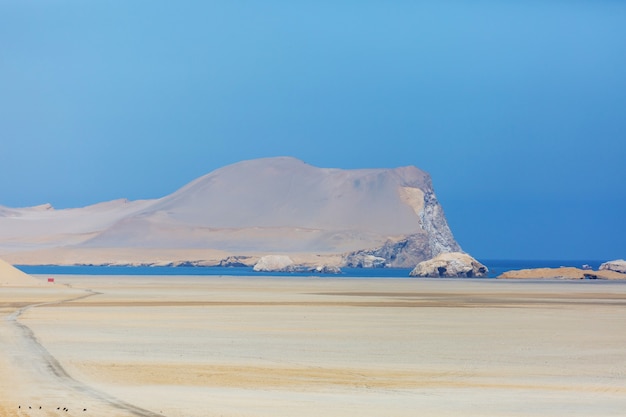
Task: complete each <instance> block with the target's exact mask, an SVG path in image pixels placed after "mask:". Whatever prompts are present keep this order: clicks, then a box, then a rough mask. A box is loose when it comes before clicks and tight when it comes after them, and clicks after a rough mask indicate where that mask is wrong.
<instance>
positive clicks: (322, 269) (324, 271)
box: [307, 265, 341, 274]
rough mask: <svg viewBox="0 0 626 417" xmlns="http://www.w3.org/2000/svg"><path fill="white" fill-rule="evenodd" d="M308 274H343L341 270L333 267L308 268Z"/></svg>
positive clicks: (318, 266)
mask: <svg viewBox="0 0 626 417" xmlns="http://www.w3.org/2000/svg"><path fill="white" fill-rule="evenodd" d="M307 270H308V272H315V273H318V274H341V268H339V267H338V266H333V265H317V266H314V267H309V268H307Z"/></svg>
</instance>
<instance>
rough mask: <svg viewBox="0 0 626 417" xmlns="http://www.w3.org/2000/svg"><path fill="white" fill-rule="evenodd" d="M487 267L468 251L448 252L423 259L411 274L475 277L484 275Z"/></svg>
mask: <svg viewBox="0 0 626 417" xmlns="http://www.w3.org/2000/svg"><path fill="white" fill-rule="evenodd" d="M487 272H489V270H488V269H487V267H486V266H485V265H483V264H481V263H480V262H478V261H477V260H476V259H474V258H472V257H471V256H469V255H468V254H466V253H461V252H446V253H441V254H439V255H437V256H435V257H434V258H433V259H430V260H428V261H423V262H420V263H419V264H417V266H416V267H415V268H414V269H413V270H412V271H411V273H410V274H409V275H410V276H412V277H440V278H473V277H484V276H486V275H487Z"/></svg>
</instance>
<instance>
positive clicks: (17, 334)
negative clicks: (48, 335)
mask: <svg viewBox="0 0 626 417" xmlns="http://www.w3.org/2000/svg"><path fill="white" fill-rule="evenodd" d="M84 291H86V292H87V294H84V295H81V296H78V297H73V298H68V299H64V300H60V301H52V302H44V303H34V304H29V305H27V306H24V307H21V308H19V309H17V310H15V311H14V312H12V313H11V314H9V315H7V316H5V323H6V324H8V327H9V329H8V330H9V331H10V332H11V333H12V334H13V336H14V340H15V344H16V345H17V346H18V347H19V358H18V362H19V363H20V364H21V365H27V368H29V371H30V372H27V373H28V374H30V375H28V376H27V380H28V379H29V378H30V379H31V380H32V384H29V385H31V386H32V387H33V388H35V387H38V386H41V385H42V384H43V385H44V386H46V388H47V389H46V390H47V391H50V392H55V394H56V395H55V396H56V397H59V387H62V389H61V391H65V392H61V395H60V396H61V397H65V398H69V399H71V401H73V402H74V403H75V404H76V403H79V402H80V403H81V407H82V406H83V405H82V404H85V405H86V404H87V403H90V407H91V408H90V410H92V411H96V410H100V411H102V412H107V410H106V408H109V410H108V411H109V412H110V414H109V413H108V415H113V414H114V415H119V416H124V415H131V416H137V417H157V416H158V417H163V414H160V413H155V412H152V411H150V410H147V409H144V408H141V407H137V406H135V405H133V404H130V403H128V402H126V401H123V400H121V399H119V398H116V397H114V396H112V395H109V394H107V393H105V392H103V391H100V390H98V389H96V388H93V387H91V386H89V385H87V384H85V383H84V382H81V381H79V380H77V379H74V378H73V377H72V376H71V375H70V374H68V373H67V371H66V370H65V369H64V368H63V366H62V365H61V363H60V362H59V361H58V360H57V359H56V358H55V357H54V356H53V355H52V354H51V353H50V352H49V351H48V350H47V349H46V348H45V347H44V346H43V345H42V344H41V343H40V342H39V340H37V337H36V336H35V334H34V332H33V331H32V330H31V329H30V328H29V327H28V326H27V325H25V324H23V323H21V322H20V321H19V318H20V316H21V315H22V314H24V313H25V312H26V311H28V310H30V309H32V308H36V307H40V306H49V305H59V304H64V303H67V302H71V301H78V300H82V299H85V298H88V297H92V296H94V295H98V294H100V293H98V292H96V291H93V290H84ZM20 368H22V367H21V366H20ZM21 370H22V369H21ZM21 373H22V374H24V373H25V372H21ZM44 395H45V394H44ZM45 400H46V399H45V398H40V402H42V401H45ZM57 402H58V401H57ZM94 406H95V407H96V410H94V408H93V407H94ZM111 408H112V409H113V410H111ZM120 413H121V414H120ZM89 414H91V415H94V413H92V412H90V413H89Z"/></svg>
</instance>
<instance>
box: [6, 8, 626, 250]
mask: <svg viewBox="0 0 626 417" xmlns="http://www.w3.org/2000/svg"><path fill="white" fill-rule="evenodd" d="M625 74H626V2H622V1H617V0H616V1H603V0H596V1H591V0H589V1H582V0H581V1H576V0H572V1H556V0H545V1H533V0H530V1H523V2H522V1H481V0H478V1H472V2H467V1H466V2H461V1H446V0H443V1H421V2H420V1H393V0H391V1H367V0H363V1H358V2H357V1H339V2H338V1H325V0H318V1H305V2H293V1H277V0H268V1H264V2H258V1H257V2H252V1H236V0H230V1H184V0H183V1H176V2H173V1H159V0H156V1H155V0H150V1H147V0H135V1H128V0H124V1H122V0H106V1H98V0H91V1H88V2H86V1H82V0H59V1H46V2H41V1H32V0H30V1H29V0H10V1H7V0H0V138H1V140H2V148H1V149H2V163H1V164H0V205H5V206H10V207H20V206H30V205H37V204H42V203H46V202H50V203H52V204H53V205H54V206H55V207H57V208H66V207H78V206H84V205H87V204H93V203H96V202H100V201H105V200H111V199H116V198H129V199H141V198H157V197H161V196H164V195H166V194H168V193H170V192H172V191H174V190H176V189H177V188H179V187H181V186H182V185H184V184H185V183H187V182H188V181H191V180H193V179H195V178H197V177H199V176H201V175H203V174H206V173H208V172H210V171H212V170H214V169H216V168H219V167H221V166H224V165H227V164H230V163H233V162H237V161H240V160H245V159H252V158H258V157H266V156H279V155H290V156H295V157H298V158H300V159H303V160H304V161H306V162H308V163H310V164H313V165H317V166H322V167H339V168H374V167H396V166H403V165H416V166H418V167H420V168H422V169H424V170H426V171H428V172H429V173H430V174H431V175H432V177H433V181H434V185H435V190H436V192H437V195H438V197H439V199H440V201H441V202H442V204H443V206H444V210H445V211H446V214H447V217H448V221H449V223H450V225H451V227H452V230H453V232H454V233H455V236H456V237H457V240H458V241H459V242H460V244H461V245H462V246H463V248H464V249H465V250H466V251H468V252H470V253H471V254H472V255H474V256H476V257H479V258H483V259H489V258H513V259H555V258H556V259H600V260H608V259H614V258H625V257H626V221H625V219H624V218H625V215H624V213H625V212H626V185H625V180H626V164H625V162H626V75H625Z"/></svg>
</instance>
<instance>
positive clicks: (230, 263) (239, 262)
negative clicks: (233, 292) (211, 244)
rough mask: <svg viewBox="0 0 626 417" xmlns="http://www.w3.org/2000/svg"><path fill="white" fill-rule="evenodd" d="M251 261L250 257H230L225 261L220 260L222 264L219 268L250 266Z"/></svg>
mask: <svg viewBox="0 0 626 417" xmlns="http://www.w3.org/2000/svg"><path fill="white" fill-rule="evenodd" d="M251 259H252V258H251V257H250V256H229V257H227V258H225V259H222V260H220V263H219V264H218V265H217V266H221V267H228V268H231V267H232V268H238V267H244V266H250V261H251Z"/></svg>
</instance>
